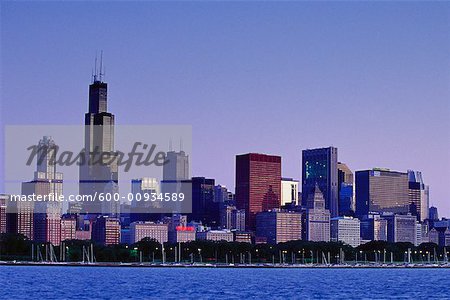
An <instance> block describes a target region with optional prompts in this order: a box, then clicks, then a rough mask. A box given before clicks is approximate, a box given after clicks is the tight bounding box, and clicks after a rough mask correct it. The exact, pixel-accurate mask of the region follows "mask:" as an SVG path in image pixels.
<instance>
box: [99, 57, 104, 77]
mask: <svg viewBox="0 0 450 300" xmlns="http://www.w3.org/2000/svg"><path fill="white" fill-rule="evenodd" d="M103 75H105V73H103V50H101V51H100V72H99V79H100V81H102V78H103Z"/></svg>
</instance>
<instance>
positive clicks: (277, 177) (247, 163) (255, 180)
mask: <svg viewBox="0 0 450 300" xmlns="http://www.w3.org/2000/svg"><path fill="white" fill-rule="evenodd" d="M280 195H281V157H280V156H275V155H266V154H258V153H248V154H243V155H237V156H236V204H237V208H238V209H244V210H245V216H246V217H245V219H246V220H245V225H246V229H247V230H255V227H256V214H257V213H259V212H262V211H267V210H271V209H274V208H280V205H281V198H280Z"/></svg>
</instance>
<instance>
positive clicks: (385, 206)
mask: <svg viewBox="0 0 450 300" xmlns="http://www.w3.org/2000/svg"><path fill="white" fill-rule="evenodd" d="M355 194H356V215H357V216H358V217H363V216H366V215H368V214H369V213H380V214H381V213H396V214H407V213H408V212H409V196H408V175H407V174H406V173H401V172H395V171H390V170H389V169H373V170H364V171H357V172H356V193H355Z"/></svg>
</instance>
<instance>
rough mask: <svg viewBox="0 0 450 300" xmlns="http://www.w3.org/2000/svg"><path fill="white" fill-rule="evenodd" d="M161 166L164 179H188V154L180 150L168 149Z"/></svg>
mask: <svg viewBox="0 0 450 300" xmlns="http://www.w3.org/2000/svg"><path fill="white" fill-rule="evenodd" d="M165 161H166V162H167V163H166V164H164V166H163V180H164V181H174V180H175V181H180V180H188V179H189V177H190V176H189V156H188V155H187V154H186V153H185V152H184V151H182V150H180V151H179V152H176V151H168V152H167V153H166V158H165Z"/></svg>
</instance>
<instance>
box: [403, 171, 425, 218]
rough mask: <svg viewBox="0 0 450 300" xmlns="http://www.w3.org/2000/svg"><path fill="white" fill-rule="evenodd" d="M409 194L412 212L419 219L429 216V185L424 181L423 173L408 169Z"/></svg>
mask: <svg viewBox="0 0 450 300" xmlns="http://www.w3.org/2000/svg"><path fill="white" fill-rule="evenodd" d="M408 188H409V191H408V195H409V206H410V213H411V214H412V215H414V216H416V217H417V220H418V221H423V220H425V219H427V218H428V206H429V187H428V186H427V185H425V184H424V183H423V179H422V173H421V172H419V171H412V170H408Z"/></svg>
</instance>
